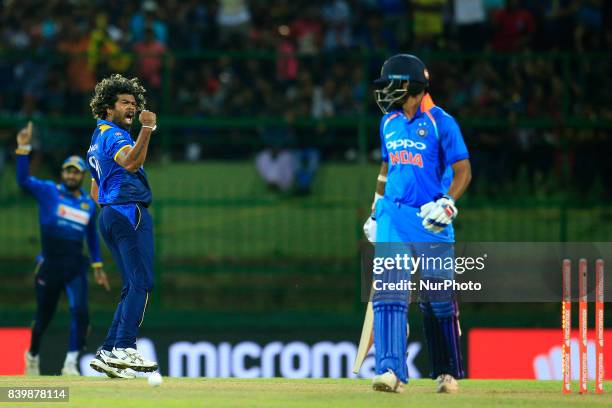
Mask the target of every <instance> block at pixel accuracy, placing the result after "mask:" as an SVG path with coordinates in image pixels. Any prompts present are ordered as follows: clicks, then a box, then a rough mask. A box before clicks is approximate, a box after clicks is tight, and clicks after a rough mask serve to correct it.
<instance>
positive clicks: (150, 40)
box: [134, 27, 166, 99]
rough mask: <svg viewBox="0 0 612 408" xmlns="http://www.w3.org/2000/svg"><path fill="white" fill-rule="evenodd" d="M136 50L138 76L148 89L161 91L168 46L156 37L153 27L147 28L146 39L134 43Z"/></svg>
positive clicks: (153, 91)
mask: <svg viewBox="0 0 612 408" xmlns="http://www.w3.org/2000/svg"><path fill="white" fill-rule="evenodd" d="M134 52H135V53H136V54H137V55H138V58H137V61H138V63H137V67H136V70H137V72H138V77H139V78H140V80H141V81H142V82H143V84H144V86H145V87H146V89H148V90H150V91H151V92H152V93H153V94H155V93H159V91H160V89H161V69H162V63H163V61H162V57H163V55H164V54H165V53H166V46H165V45H164V44H163V43H162V42H160V41H158V40H157V39H156V38H155V33H154V31H153V27H147V28H146V30H145V37H144V40H143V41H140V42H137V43H136V44H134ZM153 99H155V98H153Z"/></svg>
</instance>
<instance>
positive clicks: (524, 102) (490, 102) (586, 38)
mask: <svg viewBox="0 0 612 408" xmlns="http://www.w3.org/2000/svg"><path fill="white" fill-rule="evenodd" d="M610 49H612V2H609V1H604V0H582V1H577V0H532V1H527V0H524V1H520V0H275V1H267V0H165V1H154V0H143V1H129V0H105V1H102V0H29V1H17V0H1V1H0V116H3V115H5V116H15V115H20V116H22V117H32V116H34V117H36V116H42V115H44V116H47V117H48V116H51V117H62V116H64V115H75V116H76V115H78V116H83V115H89V107H88V99H89V98H90V96H91V92H92V90H93V86H94V85H95V83H96V81H97V80H98V79H100V78H102V77H104V76H106V75H108V74H109V73H111V72H119V73H123V74H125V75H137V76H138V77H139V78H140V79H141V80H142V81H143V83H144V84H145V86H146V87H147V90H148V99H149V106H150V108H151V109H155V110H157V111H161V112H162V113H165V114H174V115H181V116H184V117H194V118H207V117H219V116H220V117H240V116H244V117H253V116H266V117H279V118H284V119H285V120H287V121H288V122H289V123H291V121H292V120H294V119H297V118H315V119H319V118H332V117H340V116H355V115H361V114H363V113H371V114H376V112H377V108H376V106H375V104H374V103H373V98H372V97H371V95H372V93H371V91H372V88H371V80H372V79H373V78H374V77H375V76H376V74H377V73H378V70H379V69H380V66H381V64H382V62H383V61H384V58H385V56H389V55H392V54H393V53H397V52H413V53H416V54H418V55H421V56H422V57H423V59H424V60H425V61H426V63H427V64H428V65H429V66H430V72H431V75H432V86H431V90H432V94H433V96H434V100H435V101H436V102H437V103H439V104H440V105H441V106H443V107H445V108H446V109H447V110H448V111H449V112H451V113H452V114H454V115H455V116H456V117H458V118H459V119H460V120H461V119H473V118H477V119H482V120H484V121H486V120H487V119H495V118H515V117H516V118H523V119H524V118H532V119H534V121H537V119H539V118H542V117H545V118H552V119H555V120H556V121H558V123H559V127H561V126H562V124H563V120H564V118H565V116H567V115H570V116H577V117H580V118H587V119H593V118H599V119H612V104H610V102H609V98H607V94H606V92H607V90H609V89H612V88H611V86H610V85H611V83H610V82H611V76H610V75H609V73H610V72H612V66H611V65H612V64H611V62H612V61H611V59H610V54H604V55H603V57H602V56H597V55H595V56H593V53H594V52H595V53H596V52H598V51H608V50H610ZM542 51H546V52H547V53H542ZM551 51H569V52H572V55H574V58H571V59H569V60H565V59H563V58H556V57H551V55H550V54H549V53H548V52H551ZM473 52H476V53H473ZM485 52H486V53H488V52H491V53H492V55H495V56H494V57H484V56H483V54H482V53H485ZM517 53H521V54H523V55H524V56H523V57H517V56H516V55H517ZM478 129H481V130H478V131H474V132H472V133H470V135H466V138H471V140H468V142H469V144H471V145H473V146H475V147H476V149H479V151H482V152H483V154H482V155H481V156H480V158H481V160H482V161H483V162H484V163H485V164H486V167H484V168H485V169H486V171H485V173H487V174H488V173H492V174H493V173H495V174H497V175H498V176H499V177H506V176H505V175H504V174H505V173H508V174H507V177H508V178H509V179H511V178H512V177H516V174H514V173H515V172H514V170H512V168H513V166H512V165H511V164H509V163H507V162H511V161H512V160H513V159H515V158H516V155H509V154H508V153H504V150H507V151H512V152H515V153H517V154H519V156H520V154H523V153H524V154H527V155H534V154H535V153H534V152H540V153H546V154H545V156H546V157H547V159H539V160H535V162H534V163H535V164H533V165H534V166H535V169H532V170H533V172H534V173H539V172H541V173H543V174H545V173H547V172H550V171H555V162H556V161H557V160H558V159H557V158H556V156H555V155H558V153H556V152H557V150H555V149H558V146H559V140H560V139H562V138H563V137H564V136H571V137H574V139H575V140H580V141H582V142H584V143H586V144H588V143H590V142H592V144H593V145H594V146H596V145H597V143H599V141H600V139H602V138H605V137H606V136H609V132H608V131H598V130H589V131H581V132H577V131H576V132H575V134H571V135H562V134H561V132H560V131H555V130H547V131H546V132H542V131H539V130H537V129H536V130H533V129H532V130H516V129H514V130H512V131H510V130H506V131H500V130H495V131H494V130H492V131H483V130H482V129H483V127H478ZM259 132H260V133H261V132H262V131H259ZM263 132H264V133H265V132H267V131H266V130H263ZM351 132H352V131H351ZM183 133H186V134H187V135H186V138H187V139H188V140H191V139H189V138H190V137H191V138H192V139H193V138H195V136H193V134H194V133H198V132H197V130H194V129H184V130H183ZM276 133H282V134H284V135H285V136H283V139H282V141H280V142H279V141H278V140H277V141H276V142H274V143H276V145H282V144H283V143H284V141H287V142H286V143H290V142H289V141H291V140H295V139H296V135H293V134H289V135H287V133H291V132H287V131H282V132H276ZM298 133H299V132H298ZM315 133H317V134H320V135H324V136H325V137H329V135H330V132H329V131H328V130H326V129H321V128H317V129H316V132H315ZM337 133H342V132H337ZM353 133H354V132H353ZM190 135H191V136H190ZM259 136H260V137H261V138H263V139H265V135H264V136H262V135H260V134H259ZM336 136H337V137H339V138H342V137H343V135H342V134H340V135H336ZM345 136H346V135H345ZM303 137H308V135H306V136H304V135H301V136H300V135H297V139H303ZM352 140H355V139H354V137H353V138H352ZM48 143H50V144H51V145H52V144H53V138H52V137H48ZM348 144H350V143H348ZM373 144H375V143H373ZM329 145H332V144H331V143H330V144H329ZM337 145H340V146H343V144H342V143H339V144H337ZM503 146H505V147H508V149H504V148H502V147H503ZM192 147H193V146H192ZM196 147H197V146H196ZM196 147H194V148H196ZM196 150H197V148H196ZM196 150H193V149H192V150H191V151H192V152H194V151H196ZM578 150H579V149H577V150H576V151H578ZM488 152H491V153H490V154H489V153H488ZM589 152H590V150H589ZM196 153H197V152H196ZM576 154H578V153H576ZM589 154H591V153H589ZM499 155H501V156H503V157H498V156H499ZM192 156H193V157H194V158H197V156H198V154H195V155H193V154H192ZM541 156H542V154H540V155H539V156H538V157H541ZM572 160H573V162H575V163H579V162H580V161H581V160H580V158H575V159H572ZM585 161H587V162H588V160H585ZM496 168H499V172H501V173H498V172H496V171H492V170H491V169H496ZM483 177H485V176H483ZM533 180H534V181H533V182H534V183H535V182H537V177H535V178H533Z"/></svg>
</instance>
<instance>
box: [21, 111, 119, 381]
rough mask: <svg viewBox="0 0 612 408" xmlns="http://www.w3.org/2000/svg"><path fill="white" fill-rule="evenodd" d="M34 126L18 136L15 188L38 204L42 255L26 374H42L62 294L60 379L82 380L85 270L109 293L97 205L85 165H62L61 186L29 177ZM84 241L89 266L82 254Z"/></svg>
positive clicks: (76, 160)
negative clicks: (64, 319) (66, 336)
mask: <svg viewBox="0 0 612 408" xmlns="http://www.w3.org/2000/svg"><path fill="white" fill-rule="evenodd" d="M31 138H32V122H30V123H28V126H27V127H26V128H24V129H22V130H21V131H20V132H19V133H18V134H17V150H16V153H17V183H18V184H19V186H20V187H21V188H23V189H24V190H26V191H27V192H28V193H30V194H31V195H33V196H34V198H35V199H36V201H37V202H38V211H39V220H40V237H41V243H42V253H41V255H39V256H38V258H37V259H38V263H37V266H36V275H35V278H34V288H35V290H36V317H35V318H34V323H33V325H32V339H31V342H30V349H29V350H28V351H27V352H26V354H25V361H26V374H27V375H40V363H39V361H40V357H39V354H38V353H39V350H40V343H41V340H42V336H43V334H44V332H45V329H46V328H47V326H48V325H49V323H50V322H51V319H52V318H53V314H54V313H55V309H56V307H57V302H58V300H59V297H60V294H61V293H62V292H63V291H65V292H66V296H67V297H68V303H69V304H70V315H71V324H70V341H69V346H68V353H67V354H66V360H65V361H64V367H63V368H62V375H80V373H79V370H78V368H77V357H78V354H79V351H82V350H83V349H84V348H85V340H86V337H87V331H88V328H89V312H88V309H87V270H88V268H89V264H90V263H91V265H92V267H93V269H94V276H95V280H96V282H97V283H98V284H100V285H102V286H104V287H105V288H106V290H110V287H109V284H108V280H107V278H106V274H105V273H104V270H103V269H102V259H101V255H100V244H99V240H98V232H97V229H96V205H95V203H94V202H93V201H92V200H91V198H89V196H88V195H87V194H86V193H85V192H84V191H83V190H82V189H81V184H82V183H83V177H84V174H85V171H86V165H85V162H84V161H83V159H81V158H80V157H78V156H70V157H68V158H67V159H66V161H65V162H64V164H63V165H62V174H61V176H62V182H61V183H60V184H56V183H54V182H53V181H43V180H39V179H37V178H36V177H32V176H30V163H29V160H28V155H29V153H30V150H31V145H30V140H31ZM84 239H85V240H86V241H87V246H88V248H89V256H90V258H91V259H90V260H91V262H90V261H89V260H88V259H87V258H86V257H85V256H84V255H83V240H84Z"/></svg>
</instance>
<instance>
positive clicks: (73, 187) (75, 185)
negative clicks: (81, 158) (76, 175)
mask: <svg viewBox="0 0 612 408" xmlns="http://www.w3.org/2000/svg"><path fill="white" fill-rule="evenodd" d="M62 182H63V183H64V186H65V187H66V190H68V191H69V192H71V193H74V192H75V191H78V190H79V189H80V188H81V186H82V185H83V180H80V181H76V180H68V179H63V180H62Z"/></svg>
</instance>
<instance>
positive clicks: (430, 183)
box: [364, 54, 471, 392]
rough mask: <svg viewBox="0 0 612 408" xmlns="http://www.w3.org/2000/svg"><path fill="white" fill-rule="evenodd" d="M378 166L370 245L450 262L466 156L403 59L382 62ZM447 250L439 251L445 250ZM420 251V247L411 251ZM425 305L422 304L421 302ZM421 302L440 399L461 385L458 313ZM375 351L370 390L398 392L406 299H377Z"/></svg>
mask: <svg viewBox="0 0 612 408" xmlns="http://www.w3.org/2000/svg"><path fill="white" fill-rule="evenodd" d="M376 83H377V84H380V85H381V86H382V89H378V90H376V91H375V96H376V103H377V104H378V106H379V107H380V109H381V110H382V111H383V113H384V116H383V117H382V119H381V122H380V130H379V133H380V140H381V151H382V165H381V169H380V174H379V176H378V179H377V185H376V193H375V197H374V203H373V207H372V216H371V217H370V218H369V219H368V221H367V222H366V224H365V225H364V232H365V234H366V237H367V238H368V239H369V240H370V241H371V242H375V243H376V250H377V251H378V250H379V248H380V247H384V243H404V244H406V245H408V243H421V244H420V245H421V246H422V245H423V243H435V244H426V245H428V246H429V247H440V248H443V250H444V251H447V253H446V255H449V256H451V257H452V256H453V255H454V253H453V249H452V243H453V242H454V240H455V236H454V231H453V225H452V222H453V220H454V219H455V217H456V216H457V208H456V206H455V203H456V201H457V200H458V199H459V198H460V197H461V195H462V194H463V193H464V191H465V190H466V188H467V186H468V184H469V182H470V180H471V167H470V162H469V154H468V151H467V148H466V146H465V143H464V141H463V136H462V135H461V131H460V130H459V126H458V125H457V122H456V121H455V119H453V117H452V116H450V115H449V114H448V113H446V112H445V111H444V110H443V109H442V108H440V107H438V106H436V105H434V103H433V100H432V98H431V96H430V95H429V93H428V92H427V90H428V86H429V72H428V71H427V68H426V66H425V64H424V63H423V62H422V61H421V60H420V59H419V58H417V57H415V56H413V55H409V54H398V55H395V56H393V57H391V58H390V59H388V60H387V61H386V62H385V63H384V65H383V67H382V70H381V75H380V78H379V79H378V80H377V81H376ZM445 243H446V244H447V245H444V244H445ZM417 245H419V244H417ZM428 273H429V274H430V275H429V276H428V278H431V279H434V280H435V279H440V280H442V279H452V278H453V271H452V270H450V271H446V270H441V271H430V272H428ZM424 298H425V299H427V297H424ZM422 299H423V298H420V299H419V300H420V301H419V308H420V309H421V311H422V313H423V321H424V329H425V337H426V339H427V345H428V347H427V348H428V353H429V361H430V364H431V374H430V375H431V378H432V379H436V380H437V390H438V392H455V391H457V390H458V384H457V381H456V380H457V379H460V378H463V376H464V371H463V363H462V357H461V348H460V342H459V336H460V328H459V320H458V316H459V312H458V307H457V303H456V302H455V300H454V297H453V296H452V293H450V294H449V295H448V296H446V297H443V298H441V299H438V300H436V301H427V300H425V301H423V300H422ZM372 302H373V309H374V344H375V347H376V353H375V355H376V375H375V377H374V379H373V388H374V389H375V390H378V391H387V392H401V391H402V390H403V387H404V385H405V384H406V383H407V381H408V372H407V365H406V342H407V332H408V326H407V324H408V322H407V311H408V291H407V290H406V291H402V290H397V291H392V293H390V292H389V291H383V290H381V291H376V292H375V293H374V295H373V298H372Z"/></svg>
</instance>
